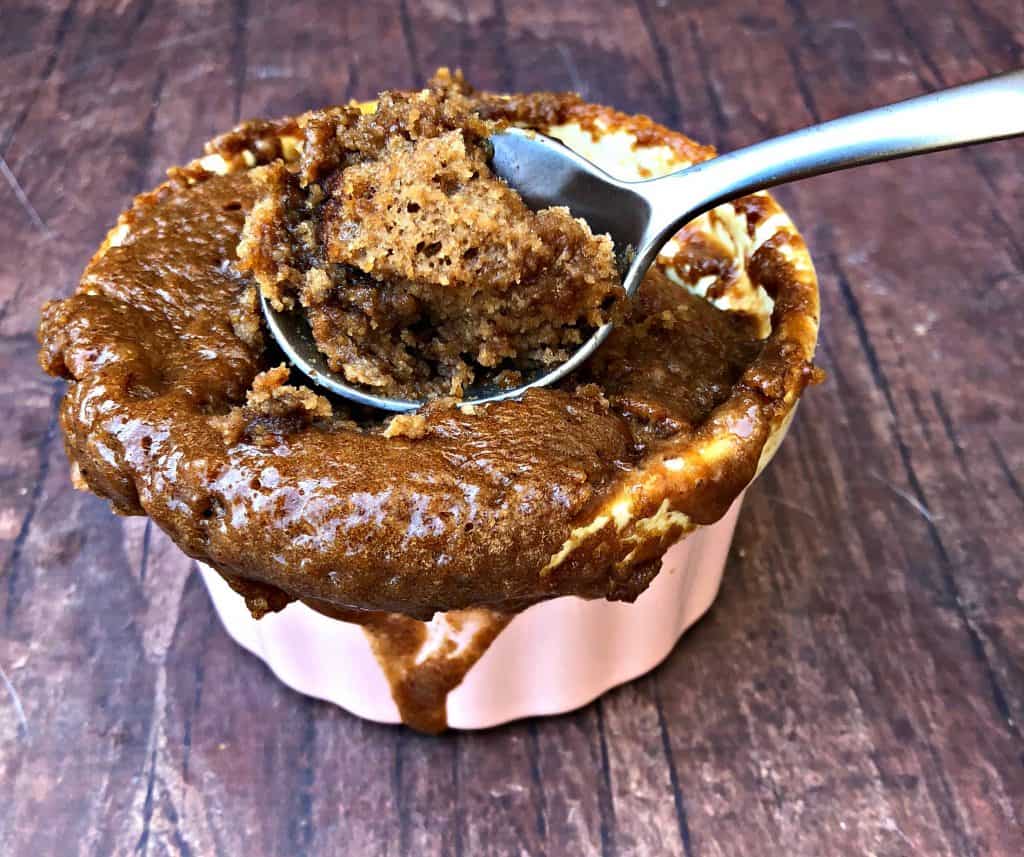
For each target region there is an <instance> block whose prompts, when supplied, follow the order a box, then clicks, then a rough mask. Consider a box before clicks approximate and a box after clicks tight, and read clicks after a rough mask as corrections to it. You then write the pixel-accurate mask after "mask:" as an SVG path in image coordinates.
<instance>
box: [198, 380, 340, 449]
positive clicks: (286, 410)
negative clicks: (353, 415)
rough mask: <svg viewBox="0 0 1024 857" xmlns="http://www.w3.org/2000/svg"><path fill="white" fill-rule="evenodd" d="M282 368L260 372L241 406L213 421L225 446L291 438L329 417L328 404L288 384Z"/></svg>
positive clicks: (329, 406) (300, 388) (301, 388)
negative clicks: (289, 436) (246, 441)
mask: <svg viewBox="0 0 1024 857" xmlns="http://www.w3.org/2000/svg"><path fill="white" fill-rule="evenodd" d="M288 376H289V370H288V367H287V366H286V365H284V364H281V365H280V366H277V367H276V368H274V369H269V370H267V371H266V372H261V373H260V374H259V375H257V376H256V377H255V378H254V379H253V382H252V388H251V389H250V390H249V392H248V393H247V394H246V397H245V404H244V405H242V406H240V407H236V408H232V409H231V411H230V412H229V413H228V414H226V415H225V416H223V417H214V418H213V423H214V426H215V427H216V428H217V429H218V430H219V431H220V433H221V436H222V437H223V438H224V443H225V444H226V445H227V446H233V445H235V444H237V443H239V442H241V441H243V440H248V441H252V442H256V443H259V442H261V441H262V440H263V439H264V438H266V437H268V436H272V435H281V434H291V433H294V432H296V431H299V430H300V429H303V428H306V427H307V426H310V425H312V424H313V423H315V422H318V421H322V420H328V419H330V418H331V416H332V413H333V411H332V408H331V403H330V402H329V401H328V400H327V399H325V398H324V397H323V396H320V395H317V394H316V393H314V392H313V391H312V390H310V389H309V387H295V386H292V385H290V384H288V383H286V382H287V381H288Z"/></svg>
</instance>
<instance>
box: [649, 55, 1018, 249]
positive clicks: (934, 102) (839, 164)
mask: <svg viewBox="0 0 1024 857" xmlns="http://www.w3.org/2000/svg"><path fill="white" fill-rule="evenodd" d="M1022 134H1024V70H1021V71H1014V72H1009V73H1007V74H1002V75H997V76H995V77H989V78H985V79H984V80H979V81H976V82H974V83H968V84H964V85H963V86H955V87H952V88H950V89H945V90H941V91H939V92H934V93H931V94H929V95H923V96H920V97H918V98H911V99H910V100H908V101H901V102H899V103H897V104H890V105H887V106H885V107H878V108H876V109H874V110H867V111H865V112H863V113H855V114H853V115H851V116H844V117H842V118H840V119H833V120H831V121H829V122H823V123H821V124H820V125H812V126H810V127H808V128H803V129H801V130H799V131H794V132H792V133H790V134H785V135H783V136H781V137H776V138H774V139H771V140H765V141H764V142H762V143H756V144H755V145H753V146H748V147H747V148H744V149H739V150H737V151H735V152H730V153H729V154H726V155H722V156H721V157H718V158H714V159H712V160H710V161H705V162H703V163H700V164H697V165H695V166H693V167H690V168H688V169H685V170H681V171H680V172H678V173H673V174H671V175H668V176H665V177H664V178H660V179H653V180H651V181H647V182H640V183H637V184H634V185H633V187H634V188H635V189H636V190H638V191H640V193H642V194H643V195H644V196H645V197H647V199H648V200H649V202H650V204H651V208H652V218H651V222H652V223H651V225H652V227H653V228H652V229H649V230H648V233H647V235H648V237H649V241H659V240H664V239H665V238H667V237H668V236H669V235H671V234H672V233H673V232H675V231H676V230H677V229H678V228H679V227H681V226H683V225H684V224H685V223H687V222H688V221H690V220H692V219H693V218H694V217H696V216H697V215H698V214H701V213H702V212H704V211H707V210H708V209H710V208H713V207H714V206H716V205H719V204H721V203H723V202H727V201H729V200H731V199H736V198H737V197H740V196H743V195H744V194H748V193H752V192H753V191H756V190H762V189H764V188H769V187H774V186H775V185H778V184H782V183H784V182H790V181H794V180H795V179H802V178H808V177H810V176H817V175H821V174H822V173H830V172H834V171H836V170H844V169H847V168H848V167H856V166H860V165H861V164H871V163H875V162H876V161H889V160H893V159H895V158H905V157H907V156H909V155H918V154H923V153H925V152H935V151H939V150H941V149H952V148H956V147H958V146H966V145H970V144H971V143H983V142H986V141H988V140H999V139H1004V138H1007V137H1015V136H1018V135H1022ZM645 243H647V242H645Z"/></svg>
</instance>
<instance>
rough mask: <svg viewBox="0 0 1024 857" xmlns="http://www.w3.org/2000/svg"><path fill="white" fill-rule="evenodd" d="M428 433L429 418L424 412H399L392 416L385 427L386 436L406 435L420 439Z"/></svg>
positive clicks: (413, 438)
mask: <svg viewBox="0 0 1024 857" xmlns="http://www.w3.org/2000/svg"><path fill="white" fill-rule="evenodd" d="M426 433H427V418H426V417H425V416H423V414H399V415H398V416H396V417H392V418H391V422H389V423H388V424H387V427H386V428H385V429H384V437H405V438H408V439H409V440H419V439H420V438H421V437H423V436H424V435H425V434H426Z"/></svg>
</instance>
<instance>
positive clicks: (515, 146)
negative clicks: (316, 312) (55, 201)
mask: <svg viewBox="0 0 1024 857" xmlns="http://www.w3.org/2000/svg"><path fill="white" fill-rule="evenodd" d="M1022 134H1024V71H1015V72H1010V73H1008V74H1003V75H998V76H996V77H990V78H986V79H984V80H980V81H977V82H975V83H969V84H965V85H963V86H957V87H953V88H951V89H946V90H943V91H940V92H935V93H932V94H930V95H924V96H920V97H918V98H912V99H910V100H908V101H903V102H900V103H898V104H890V105H888V106H885V107H879V108H876V109H874V110H868V111H865V112H863V113H856V114H854V115H852V116H846V117H843V118H841V119H833V120H832V121H829V122H824V123H821V124H819V125H812V126H810V127H808V128H804V129H801V130H799V131H794V132H792V133H790V134H785V135H783V136H781V137H776V138H775V139H772V140H766V141H764V142H762V143H757V144H755V145H753V146H749V147H747V148H745V149H740V150H738V151H735V152H732V153H730V154H727V155H722V156H720V157H718V158H713V159H711V160H709V161H704V162H702V163H699V164H695V165H693V166H691V167H688V168H686V169H683V170H680V171H678V172H675V173H672V174H670V175H668V176H664V177H663V178H657V179H650V180H647V181H634V182H629V181H621V180H619V179H616V178H613V177H612V176H610V175H608V174H607V173H606V172H604V171H603V170H601V169H599V168H598V167H596V166H595V165H594V164H592V163H590V161H588V160H586V158H583V157H581V156H580V155H578V154H576V153H575V152H573V151H572V150H571V149H569V148H568V147H567V146H565V145H563V144H562V143H560V142H559V141H557V140H555V139H553V138H551V137H547V136H545V135H543V134H540V133H537V132H535V131H529V130H523V129H520V128H508V129H506V130H504V131H502V132H500V133H497V134H494V135H492V136H491V137H490V143H491V146H492V149H493V153H492V156H491V167H492V169H493V170H494V172H495V174H496V175H498V176H499V177H500V178H502V179H504V180H505V181H506V182H508V184H509V185H510V186H511V187H512V188H514V189H515V190H516V192H517V193H519V195H520V196H522V198H523V200H524V201H525V202H526V204H527V205H528V206H529V207H530V208H532V209H534V210H537V209H542V208H547V207H550V206H554V205H561V206H566V207H567V208H568V209H569V210H570V212H572V214H573V215H574V216H576V217H582V218H583V219H584V220H586V221H587V223H588V224H589V226H590V228H591V230H592V231H593V232H594V233H596V234H601V233H607V234H609V235H610V236H611V238H612V241H613V242H614V244H615V248H616V252H617V254H618V256H619V258H620V259H622V260H624V261H625V262H626V263H627V267H626V270H625V274H624V277H623V288H624V289H625V292H626V297H627V299H629V298H632V297H633V295H634V294H635V293H636V290H637V288H638V287H639V285H640V282H641V281H642V280H643V277H644V274H645V273H646V272H647V269H648V268H649V267H650V266H651V264H652V263H653V262H654V260H655V258H656V257H657V255H658V252H659V250H660V249H661V248H662V246H664V244H665V242H666V241H668V240H669V239H670V238H671V237H672V236H673V235H674V234H675V233H676V232H677V231H678V230H679V229H680V228H682V227H683V226H684V225H686V224H687V223H688V222H690V221H691V220H693V219H694V218H696V217H698V216H699V215H701V214H703V213H704V212H706V211H709V210H710V209H712V208H714V207H715V206H717V205H721V204H722V203H724V202H728V201H729V200H732V199H736V198H738V197H741V196H744V195H746V194H749V193H753V192H755V191H759V190H764V189H766V188H770V187H774V186H776V185H779V184H783V183H784V182H789V181H794V180H796V179H801V178H807V177H810V176H816V175H821V174H823V173H829V172H835V171H837V170H843V169H848V168H850V167H856V166H860V165H863V164H870V163H875V162H878V161H889V160H894V159H896V158H904V157H908V156H910V155H917V154H924V153H926V152H934V151H939V150H941V149H951V148H956V147H959V146H967V145H971V144H973V143H982V142H987V141H990V140H1000V139H1005V138H1008V137H1016V136H1020V135H1022ZM261 303H262V307H263V313H264V316H265V317H266V320H267V326H268V328H269V329H270V332H271V335H272V336H273V337H274V339H275V340H277V343H278V345H279V346H280V347H281V349H282V350H283V351H284V352H285V354H286V355H287V356H288V358H289V359H290V360H291V361H292V363H293V364H294V365H295V366H296V367H297V368H298V369H300V370H301V371H302V372H304V373H305V374H306V375H307V377H309V379H310V380H311V381H313V382H314V383H315V384H317V385H319V386H321V387H324V388H326V389H328V390H330V391H332V392H334V393H336V394H338V395H340V396H344V397H345V398H348V399H352V400H354V401H356V402H359V403H360V404H363V405H370V406H372V407H377V408H381V409H383V410H387V411H399V412H400V411H410V410H415V409H416V408H418V407H420V406H422V405H423V404H424V402H422V401H416V400H409V399H394V398H388V397H385V396H378V395H376V394H374V393H373V392H371V391H370V390H369V389H368V388H366V387H362V386H358V385H352V384H348V383H347V382H346V381H345V379H344V378H343V377H342V376H341V375H339V374H338V373H335V372H332V371H331V370H330V368H329V367H328V366H327V361H326V359H325V358H324V356H323V354H321V353H320V351H319V350H318V349H317V347H316V344H315V342H314V341H313V337H312V334H311V333H310V330H309V325H308V324H307V323H306V321H305V319H304V317H303V316H302V315H301V313H296V312H281V311H278V310H275V309H274V308H273V307H272V306H271V305H270V304H269V302H268V301H266V300H265V299H262V298H261ZM609 333H611V324H604V325H602V326H600V327H598V328H596V329H595V330H594V332H593V334H591V336H590V338H589V339H588V340H587V341H586V342H584V343H583V344H582V345H581V346H580V347H579V348H578V349H577V350H576V351H575V352H574V353H573V354H572V355H571V356H570V357H569V359H568V360H566V361H565V362H564V363H561V364H559V365H558V366H555V367H554V368H546V367H545V368H542V369H540V370H538V371H536V372H535V373H534V374H533V375H532V376H531V377H529V378H528V379H527V380H525V381H524V383H522V384H520V385H518V386H516V387H512V388H509V389H505V388H499V387H497V386H496V385H494V384H492V383H488V382H487V381H486V380H485V381H481V382H479V383H476V384H473V385H472V386H471V387H469V389H468V390H466V392H465V395H464V397H463V402H464V403H465V404H483V403H485V402H493V401H498V400H501V399H512V398H517V397H519V396H522V395H523V394H524V393H525V392H526V391H527V390H528V389H530V388H531V387H543V386H547V385H549V384H553V383H554V382H556V381H558V380H560V379H562V378H564V377H565V376H566V375H568V374H569V373H570V372H572V371H574V370H575V369H577V368H578V367H579V366H580V365H581V364H582V363H583V362H584V361H585V360H587V358H589V357H590V356H591V355H592V354H593V353H594V351H596V350H597V348H598V347H599V346H600V345H601V343H603V342H604V341H605V339H607V337H608V334H609Z"/></svg>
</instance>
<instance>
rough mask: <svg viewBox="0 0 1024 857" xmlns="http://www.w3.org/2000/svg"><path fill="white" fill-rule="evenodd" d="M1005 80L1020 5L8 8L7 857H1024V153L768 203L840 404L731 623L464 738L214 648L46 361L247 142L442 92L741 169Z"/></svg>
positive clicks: (861, 179)
mask: <svg viewBox="0 0 1024 857" xmlns="http://www.w3.org/2000/svg"><path fill="white" fill-rule="evenodd" d="M854 7H856V9H854ZM1022 48H1024V3H1021V0H949V2H932V0H888V2H886V0H871V2H864V3H857V4H851V3H848V2H845V0H815V2H813V3H812V2H810V0H790V2H782V0H743V2H733V3H712V2H701V3H696V2H680V3H671V2H665V0H661V2H647V0H638V2H635V3H634V2H624V3H623V2H613V0H602V2H589V3H587V2H575V3H567V4H554V3H542V2H532V3H511V2H509V3H502V2H497V0H495V2H487V0H482V2H475V0H462V2H444V0H433V2H423V3H416V2H412V0H409V2H373V0H365V2H362V3H335V2H329V0H323V2H319V3H317V2H302V3H296V4H294V5H288V4H286V3H280V2H278V3H268V2H262V0H236V2H233V3H227V2H217V0H194V2H181V3H179V4H177V5H172V4H167V3H161V2H156V3H153V2H147V0H122V2H113V0H110V2H103V0H81V2H78V1H77V0H70V2H67V3H65V2H63V0H62V2H60V3H54V4H48V3H41V2H33V0H4V2H3V9H2V12H0V156H2V157H0V300H2V304H0V366H2V368H3V372H2V375H0V413H2V415H3V419H4V421H5V423H6V425H7V427H8V428H9V429H10V431H4V432H3V433H2V434H0V563H2V570H3V573H2V579H0V668H2V672H0V679H2V684H0V853H2V854H4V855H32V857H34V855H49V854H89V855H92V854H97V855H110V854H128V853H135V854H182V855H235V854H253V855H262V854H289V855H294V854H307V853H345V852H347V853H352V854H359V855H373V854H415V855H421V854H422V855H426V854H449V853H450V854H466V855H477V854H492V853H493V854H513V853H514V854H531V855H535V854H550V855H562V854H604V855H610V854H685V855H716V854H722V855H727V854H728V855H761V854H781V855H855V854H857V855H859V854H878V855H907V854H922V855H929V857H941V855H979V857H985V855H1006V857H1011V855H1012V857H1017V855H1020V854H1024V832H1022V829H1024V828H1022V824H1024V738H1022V730H1024V561H1022V557H1024V527H1022V524H1024V489H1022V483H1024V430H1022V428H1021V425H1022V422H1024V408H1022V404H1021V394H1022V393H1024V384H1022V383H1021V381H1020V377H1019V376H1020V375H1021V373H1022V372H1024V363H1022V360H1021V353H1022V352H1024V336H1022V333H1021V331H1022V330H1024V310H1022V300H1021V299H1022V297H1024V193H1022V185H1021V174H1022V173H1024V143H1021V142H1008V143H1000V144H996V145H991V146H988V147H984V148H979V149H975V150H973V151H967V152H953V153H946V154H941V155H934V156H930V157H927V158H924V159H917V160H913V161H905V162H902V163H899V164H888V165H880V166H876V167H872V168H867V169H863V170H861V171H858V172H856V173H847V174H845V175H839V176H828V177H823V178H819V179H815V180H813V181H808V182H805V183H803V184H801V185H799V186H794V187H791V188H786V189H783V190H782V191H780V197H781V198H782V200H783V202H784V203H785V204H786V205H787V206H788V207H789V209H790V211H791V213H792V215H793V217H794V219H795V220H796V222H797V223H798V225H800V226H801V228H802V229H803V230H804V233H805V235H806V237H807V240H808V243H809V244H810V247H811V251H812V253H813V255H814V258H815V260H816V263H817V266H818V270H819V273H820V277H821V289H822V301H823V307H824V314H823V316H824V317H823V327H822V334H821V343H820V351H819V354H820V363H821V365H822V366H823V367H824V368H825V369H826V370H827V372H828V381H827V383H825V384H824V385H823V386H821V387H818V388H816V389H813V390H811V391H810V392H809V393H808V395H807V397H806V400H805V402H804V404H803V406H802V407H801V412H800V414H799V417H798V419H797V421H796V424H795V427H794V429H793V432H792V434H791V437H790V439H789V440H788V442H787V443H786V444H784V445H783V448H782V451H781V453H780V455H779V456H778V458H777V459H776V460H775V462H774V464H773V465H772V467H770V468H769V470H768V472H767V473H766V474H765V475H764V476H763V477H762V478H761V480H760V481H759V482H758V483H757V485H756V486H755V487H754V488H753V489H752V490H751V491H750V492H749V495H748V499H747V504H746V509H745V511H744V514H743V516H742V518H741V522H740V525H739V529H738V531H737V535H736V542H735V545H734V548H733V552H732V555H731V557H730V559H729V564H728V568H727V571H726V580H725V584H724V587H723V590H722V593H721V596H720V598H719V600H718V602H717V604H716V606H715V607H714V608H713V610H712V611H711V612H710V614H709V615H708V616H707V617H706V618H705V619H704V620H703V621H702V622H701V623H700V624H699V625H698V626H697V627H696V628H695V629H694V630H693V631H691V632H690V633H689V634H687V635H686V637H685V638H684V639H683V641H682V642H681V644H680V645H679V646H678V647H677V648H676V650H675V652H674V653H673V654H672V655H671V657H670V658H669V659H668V661H667V662H666V663H665V664H664V665H663V666H662V667H660V668H659V669H657V670H655V671H654V672H653V673H652V674H651V675H649V676H647V677H645V678H643V679H642V680H640V681H637V682H634V683H632V684H630V685H628V686H625V687H621V688H619V689H617V690H615V691H613V692H611V693H609V694H608V695H606V696H605V697H604V698H603V699H601V700H600V701H599V702H597V703H596V704H593V705H590V706H589V707H587V708H586V709H584V710H582V711H580V712H577V713H575V714H572V715H566V716H562V717H556V718H552V719H547V720H535V721H529V722H523V723H517V724H514V725H511V726H508V727H504V728H500V729H495V730H492V731H488V732H486V733H482V734H449V735H446V736H443V737H440V738H428V737H422V736H420V735H417V734H414V733H412V732H410V731H409V730H406V729H404V728H394V727H385V726H379V725H374V724H370V723H366V722H362V721H360V720H358V719H356V718H354V717H351V716H349V715H347V714H345V713H344V712H342V711H340V710H337V709H334V708H332V707H330V706H328V705H326V704H322V703H318V702H314V701H311V700H308V699H305V698H303V697H300V696H298V695H297V694H295V693H293V692H291V691H289V690H287V689H286V688H284V687H283V686H282V685H280V684H278V683H277V682H276V681H275V680H274V678H273V677H272V676H271V675H270V674H269V672H268V671H267V670H266V669H265V668H264V667H263V666H262V664H261V663H260V662H259V661H257V660H256V659H255V658H253V657H252V656H250V655H248V654H246V653H244V652H243V651H242V650H241V649H239V648H237V647H236V646H235V645H234V644H233V643H232V642H231V641H230V640H229V639H228V637H227V636H226V634H225V633H224V631H223V630H222V628H221V626H220V625H219V623H218V620H217V618H216V616H215V615H214V613H213V611H212V609H211V606H210V603H209V601H208V599H207V596H206V593H205V591H204V589H203V586H202V584H201V582H200V580H199V578H198V576H197V575H196V574H195V573H194V564H193V563H192V562H191V561H189V560H187V559H186V558H185V557H184V556H183V555H182V554H180V553H179V552H178V551H177V550H176V549H175V547H174V546H173V545H172V544H171V543H170V542H169V541H168V540H167V539H166V538H165V537H164V536H163V535H162V534H161V533H160V532H159V531H157V530H156V529H155V528H151V527H150V526H148V525H147V523H146V521H145V520H143V519H118V518H115V517H114V516H112V515H111V514H110V512H109V510H108V508H107V506H106V504H105V503H103V502H101V501H100V500H98V499H96V498H95V497H93V496H91V495H87V494H82V493H78V492H75V491H72V490H71V486H70V483H69V481H68V473H67V462H66V460H65V457H64V453H63V450H62V448H61V443H60V436H59V431H58V430H57V428H56V426H55V414H56V407H57V402H58V399H59V397H60V395H61V385H59V384H57V383H55V382H53V381H52V380H50V379H48V378H46V377H44V376H43V375H42V374H41V373H40V372H39V371H38V369H37V368H36V363H35V351H36V344H35V338H34V331H35V327H36V323H37V320H38V312H39V305H40V304H41V302H42V301H43V300H44V299H47V298H52V297H55V296H59V295H64V294H67V293H68V292H70V291H71V290H72V289H73V288H74V286H75V283H76V280H77V277H78V275H79V273H80V271H81V269H82V266H83V264H84V263H85V261H86V259H87V258H88V257H89V255H90V254H91V252H92V250H93V249H94V248H95V246H96V245H97V244H98V242H99V241H100V239H101V237H102V236H103V234H104V230H105V229H106V228H107V227H108V226H109V225H110V224H112V222H113V221H114V219H115V218H116V216H117V213H118V212H119V211H120V210H121V209H122V208H123V207H124V206H125V205H126V204H127V202H128V200H129V199H130V197H131V195H132V194H134V193H136V192H138V191H141V190H144V189H146V188H148V187H150V186H152V185H153V184H155V183H156V182H158V181H159V180H160V178H161V175H162V173H163V170H164V169H165V168H166V167H167V166H169V165H172V164H177V163H181V162H183V161H184V160H186V159H188V158H190V157H192V156H193V155H194V154H195V153H196V152H197V151H198V149H199V147H200V145H201V143H202V141H203V140H205V139H207V138H208V137H210V136H212V135H213V134H215V133H216V132H218V131H220V130H222V129H224V128H225V127H226V126H229V125H230V124H232V122H233V121H234V120H235V119H237V118H238V117H248V116H262V115H267V114H281V113H288V112H295V111H299V110H301V109H303V108H306V107H309V106H313V105H321V104H326V103H336V102H339V101H343V100H345V99H348V98H349V97H352V96H371V95H373V94H374V93H375V92H376V91H377V90H379V89H381V88H384V87H389V86H412V85H415V84H417V83H418V82H420V81H422V80H423V79H424V77H425V76H426V75H427V74H428V73H429V72H430V71H431V70H432V69H433V68H434V67H435V66H437V65H440V64H449V65H453V66H461V67H462V68H463V69H465V71H466V73H467V75H468V76H469V77H470V78H471V80H473V81H475V82H477V83H478V84H479V85H481V86H485V87H491V88H501V89H536V88H575V89H578V90H579V91H581V92H582V93H583V94H584V95H585V96H587V97H588V98H591V99H593V100H597V101H602V102H607V103H610V104H615V105H618V106H620V107H625V108H628V109H631V110H635V111H638V112H645V113H649V114H651V115H652V116H654V117H655V118H657V119H659V120H661V121H664V122H666V123H668V124H670V125H674V126H679V127H681V128H684V129H685V130H687V131H688V132H689V133H690V134H692V135H693V136H696V137H698V138H699V139H702V140H705V141H709V142H713V143H715V144H717V145H718V146H719V147H720V148H721V149H723V150H727V149H731V148H735V147H737V146H740V145H743V144H745V143H749V142H753V141H755V140H756V139H758V138H761V137H764V136H768V135H772V134H776V133H780V132H783V131H786V130H790V129H792V128H795V127H798V126H801V125H804V124H807V123H809V122H811V121H813V120H818V119H824V118H828V117H832V116H836V115H839V114H842V113H844V112H849V111H853V110H856V109H861V108H864V107H868V106H871V105H874V104H878V103H881V102H884V101H887V100H895V99H899V98H903V97H908V96H913V95H917V94H920V93H922V92H925V91H928V90H931V89H934V88H937V87H940V86H943V85H949V84H954V83H957V82H962V81H966V80H970V79H972V78H976V77H979V76H982V75H984V74H986V73H994V72H997V71H1002V70H1007V69H1010V68H1013V67H1015V66H1020V65H1022V64H1024V63H1022ZM8 420H9V421H10V422H7V421H8Z"/></svg>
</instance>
